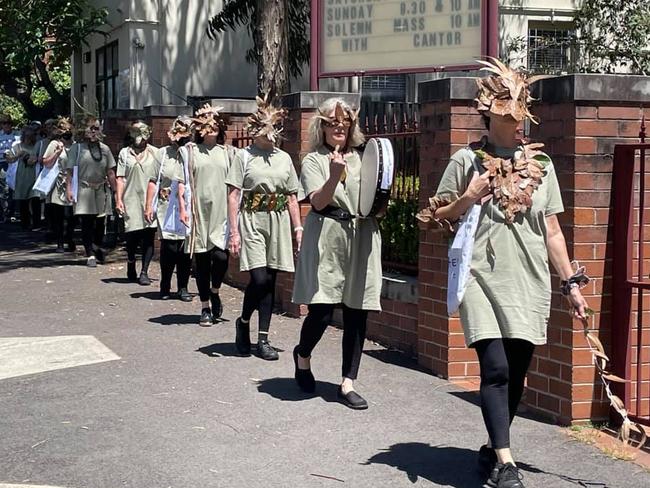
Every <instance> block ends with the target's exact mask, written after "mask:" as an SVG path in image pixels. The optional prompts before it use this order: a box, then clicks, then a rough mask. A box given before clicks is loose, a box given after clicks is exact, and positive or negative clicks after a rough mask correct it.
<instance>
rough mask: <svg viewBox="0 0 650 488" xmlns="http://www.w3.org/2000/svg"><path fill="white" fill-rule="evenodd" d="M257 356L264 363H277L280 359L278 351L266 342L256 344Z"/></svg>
mask: <svg viewBox="0 0 650 488" xmlns="http://www.w3.org/2000/svg"><path fill="white" fill-rule="evenodd" d="M257 355H258V356H259V357H261V358H262V359H264V360H265V361H277V360H278V359H280V355H279V354H278V351H276V350H275V349H274V348H273V346H271V344H269V343H268V341H259V342H258V343H257Z"/></svg>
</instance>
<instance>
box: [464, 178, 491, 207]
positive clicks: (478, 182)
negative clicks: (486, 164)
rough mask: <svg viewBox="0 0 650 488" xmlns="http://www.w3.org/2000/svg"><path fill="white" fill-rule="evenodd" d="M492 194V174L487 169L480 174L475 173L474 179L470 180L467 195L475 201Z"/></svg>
mask: <svg viewBox="0 0 650 488" xmlns="http://www.w3.org/2000/svg"><path fill="white" fill-rule="evenodd" d="M489 194H490V174H489V173H488V172H487V171H486V172H485V173H483V174H482V175H480V176H479V174H478V173H474V176H472V180H471V181H470V182H469V186H468V187H467V190H465V196H467V198H469V199H470V200H472V201H473V202H478V201H479V200H482V199H483V198H484V197H486V196H488V195H489Z"/></svg>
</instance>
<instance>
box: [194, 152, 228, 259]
mask: <svg viewBox="0 0 650 488" xmlns="http://www.w3.org/2000/svg"><path fill="white" fill-rule="evenodd" d="M185 147H186V148H187V149H188V151H189V154H190V155H191V157H190V158H189V163H190V165H189V166H190V168H191V169H192V177H191V178H190V181H189V184H190V185H191V188H192V193H193V201H194V202H195V203H196V207H195V208H194V210H193V214H194V215H195V216H196V219H193V222H192V225H194V226H196V237H195V242H194V252H207V251H210V250H212V249H214V248H215V247H218V248H219V249H222V250H226V249H227V247H228V240H227V237H228V187H227V186H226V176H227V175H228V170H229V169H230V159H229V157H228V152H227V150H226V148H225V147H224V146H221V145H215V146H213V147H211V148H208V147H207V146H206V145H204V144H188V145H187V146H185ZM187 176H188V175H187V174H186V175H185V179H186V178H187ZM189 240H190V238H189V237H188V238H187V242H186V243H185V252H186V253H190V252H191V249H190V246H189Z"/></svg>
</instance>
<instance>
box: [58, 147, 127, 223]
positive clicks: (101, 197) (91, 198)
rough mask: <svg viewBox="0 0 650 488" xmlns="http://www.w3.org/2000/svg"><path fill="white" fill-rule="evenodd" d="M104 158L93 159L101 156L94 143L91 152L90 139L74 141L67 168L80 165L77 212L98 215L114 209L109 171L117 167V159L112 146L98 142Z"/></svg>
mask: <svg viewBox="0 0 650 488" xmlns="http://www.w3.org/2000/svg"><path fill="white" fill-rule="evenodd" d="M99 149H101V158H100V159H99V161H97V160H95V159H93V155H94V156H95V157H98V156H99V154H98V153H99V150H98V149H97V147H93V149H92V154H91V151H90V149H89V147H88V143H86V142H81V143H77V144H73V145H72V147H71V148H70V151H69V152H68V161H67V163H66V168H67V169H69V170H72V169H73V168H74V167H75V166H78V167H79V187H78V193H77V203H76V204H75V206H74V214H75V215H96V216H98V217H103V216H105V215H106V214H107V213H110V212H111V211H112V209H111V194H110V191H109V189H108V182H107V176H108V171H109V170H110V169H112V168H115V159H114V158H113V154H112V153H111V150H110V148H109V147H108V146H107V145H106V144H104V143H101V142H100V143H99Z"/></svg>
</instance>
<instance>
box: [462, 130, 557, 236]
mask: <svg viewBox="0 0 650 488" xmlns="http://www.w3.org/2000/svg"><path fill="white" fill-rule="evenodd" d="M485 146H486V142H483V145H482V147H481V148H480V149H474V154H476V156H477V157H478V158H479V159H480V160H481V165H482V166H483V168H485V170H486V171H487V172H488V174H489V175H490V176H489V180H490V191H491V193H492V196H493V197H494V199H495V200H496V202H497V203H498V204H499V207H500V208H501V210H502V211H503V213H504V216H505V220H506V223H507V224H512V223H513V222H514V221H515V218H516V217H517V214H520V213H521V214H524V213H526V212H527V211H528V210H529V209H530V208H531V207H532V206H533V193H534V192H535V190H537V188H539V186H540V185H541V184H542V178H543V177H544V176H545V175H546V167H547V166H548V164H549V163H550V162H551V159H550V158H549V157H548V156H547V155H546V154H545V153H544V152H542V151H541V150H540V149H541V148H543V147H544V144H541V143H532V144H522V145H521V146H519V147H518V148H517V150H516V151H515V153H514V154H513V156H512V157H511V158H509V159H504V158H499V157H495V156H493V155H491V154H490V153H489V152H487V151H486V150H485Z"/></svg>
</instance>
